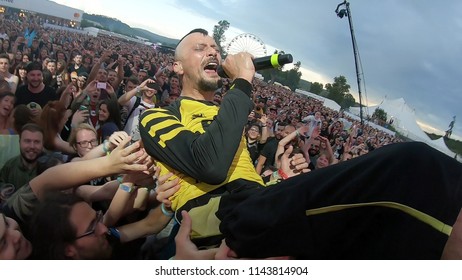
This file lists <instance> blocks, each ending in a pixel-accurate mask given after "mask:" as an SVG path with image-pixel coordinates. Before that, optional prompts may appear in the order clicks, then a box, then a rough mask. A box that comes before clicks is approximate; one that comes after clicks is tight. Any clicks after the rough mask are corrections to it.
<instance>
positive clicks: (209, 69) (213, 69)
mask: <svg viewBox="0 0 462 280" xmlns="http://www.w3.org/2000/svg"><path fill="white" fill-rule="evenodd" d="M217 68H218V63H217V62H215V61H211V62H209V63H207V65H205V67H204V70H205V72H206V73H208V74H216V73H217Z"/></svg>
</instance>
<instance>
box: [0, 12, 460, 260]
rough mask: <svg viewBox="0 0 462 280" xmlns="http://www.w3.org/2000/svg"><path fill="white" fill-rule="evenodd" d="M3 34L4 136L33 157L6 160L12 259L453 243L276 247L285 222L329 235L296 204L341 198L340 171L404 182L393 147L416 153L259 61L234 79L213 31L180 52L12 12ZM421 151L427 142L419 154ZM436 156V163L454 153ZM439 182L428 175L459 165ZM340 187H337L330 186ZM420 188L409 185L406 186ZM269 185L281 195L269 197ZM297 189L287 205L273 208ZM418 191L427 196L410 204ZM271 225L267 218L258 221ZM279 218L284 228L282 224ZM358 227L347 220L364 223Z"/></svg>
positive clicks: (0, 104)
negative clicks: (280, 78)
mask: <svg viewBox="0 0 462 280" xmlns="http://www.w3.org/2000/svg"><path fill="white" fill-rule="evenodd" d="M0 41H1V44H0V78H1V79H0V134H3V135H18V137H19V151H18V155H17V156H14V157H12V158H10V159H8V160H7V161H6V162H5V163H3V166H0V168H1V170H0V184H1V186H0V205H1V212H2V216H3V219H0V240H3V239H5V240H6V241H7V242H10V243H7V245H6V246H5V247H3V246H2V247H0V258H5V259H8V258H10V259H11V258H18V259H24V258H34V259H97V258H98V259H100V258H103V259H107V258H113V259H114V258H123V259H127V258H136V259H139V258H160V259H163V258H171V257H174V256H175V258H178V259H182V258H183V259H195V258H197V259H208V258H217V257H218V258H231V257H254V258H265V257H279V256H283V257H286V256H290V257H295V258H361V257H366V258H367V257H370V258H396V257H398V258H399V257H400V256H401V257H402V258H408V257H409V256H410V257H416V258H434V257H435V256H441V254H442V253H443V247H444V244H445V243H446V240H447V239H448V236H449V235H450V232H449V233H448V232H443V233H444V234H445V235H444V236H437V237H434V235H433V234H434V233H428V234H422V237H421V238H415V240H414V241H413V242H412V244H414V243H416V242H420V241H422V240H426V239H425V238H434V239H435V240H436V241H435V246H439V247H438V248H437V249H436V252H433V254H429V253H428V252H427V251H425V250H415V251H413V252H412V254H411V253H409V254H405V252H404V251H405V250H404V248H407V247H405V246H404V244H405V243H406V242H409V240H408V239H402V242H398V243H397V244H400V245H403V250H397V251H396V252H394V253H395V254H393V253H390V252H387V253H383V254H380V251H375V254H370V252H369V251H367V250H357V251H356V254H347V253H346V252H345V251H341V252H336V253H332V254H331V255H329V254H328V252H332V248H330V247H329V246H330V245H329V244H327V243H329V242H319V243H318V244H317V245H316V246H315V245H313V244H312V241H310V242H306V244H304V245H301V243H304V242H302V241H301V238H302V237H300V236H294V238H293V239H290V240H287V241H285V242H281V243H278V245H275V246H272V245H269V244H268V243H265V242H268V240H274V238H281V236H280V234H281V230H290V231H295V232H296V231H297V226H298V227H299V228H301V229H302V230H300V232H303V233H306V232H308V231H313V227H314V225H308V224H309V223H312V221H309V222H307V224H304V223H302V222H301V219H303V218H301V217H299V213H294V212H293V210H294V209H297V208H298V207H295V205H305V204H308V202H310V203H311V202H313V201H314V199H318V200H323V199H322V198H319V196H320V195H326V196H328V197H329V196H331V197H338V196H341V195H340V194H338V190H339V189H341V190H344V188H338V189H337V190H334V188H333V187H332V185H331V184H334V185H335V186H337V187H338V184H339V183H338V180H348V176H353V175H352V173H348V172H346V171H351V172H362V171H361V169H358V168H363V169H367V168H370V169H371V170H370V171H369V173H367V174H369V175H370V176H369V175H363V176H359V178H362V179H358V178H356V179H355V180H356V183H357V184H358V185H362V184H363V183H362V181H366V180H369V181H371V180H372V181H373V182H376V184H377V185H378V181H380V179H372V178H371V176H372V177H373V176H377V177H379V178H382V176H378V174H379V171H378V170H382V172H384V173H385V174H389V175H390V174H395V175H396V172H395V171H396V168H398V167H397V166H400V168H403V166H402V165H397V164H396V163H395V162H393V161H391V160H392V157H393V156H397V155H400V154H402V156H403V158H407V159H408V160H412V157H413V154H412V153H409V152H407V154H408V155H407V157H406V153H405V152H403V150H402V148H401V149H397V148H393V147H396V146H400V145H399V144H397V145H389V144H393V143H397V142H401V140H400V139H398V138H396V137H395V136H392V135H389V134H387V133H385V132H383V131H381V130H378V129H375V128H373V127H370V126H368V125H365V124H361V123H360V122H359V121H356V120H354V119H350V118H348V117H347V116H346V115H345V114H343V112H341V111H335V110H332V109H329V108H328V107H325V106H323V104H322V102H320V101H318V100H316V99H313V98H308V97H306V96H303V95H299V94H296V93H294V92H292V91H291V90H288V89H286V88H285V87H281V86H278V85H274V84H268V83H266V82H264V81H262V80H259V79H256V78H255V75H254V74H255V70H254V69H252V67H249V66H248V65H249V61H250V62H251V58H250V56H248V55H245V54H238V55H235V56H232V55H230V56H229V58H227V60H226V61H225V62H224V64H223V66H224V67H225V70H226V71H227V74H228V76H229V77H231V78H229V79H225V78H219V77H218V75H217V73H216V67H217V65H218V64H221V61H220V59H219V54H218V51H217V48H218V47H217V46H216V44H215V43H214V42H213V39H212V38H211V37H209V36H208V35H207V32H206V31H205V30H201V29H197V30H194V31H193V32H191V33H190V34H188V35H187V36H185V37H184V38H183V39H182V40H181V41H180V43H179V44H178V47H177V49H176V52H175V54H173V53H164V52H160V51H159V50H156V49H155V48H153V47H150V46H146V45H142V44H137V43H134V42H128V41H123V40H119V39H115V38H112V37H105V36H98V37H92V36H86V35H81V34H76V33H72V32H70V31H64V30H53V29H47V28H44V27H43V25H41V21H40V18H38V17H37V18H35V20H32V21H29V22H27V23H26V22H22V23H19V22H18V21H17V20H13V19H8V18H4V19H3V21H2V24H1V27H0ZM195 57H199V58H200V59H199V60H198V61H199V62H197V61H194V60H193V59H194V58H195ZM250 64H251V63H250ZM242 65H245V67H243V66H242ZM198 69H199V70H198ZM199 71H203V72H204V73H205V74H203V75H205V77H203V76H201V75H202V74H201V75H199V74H197V72H199ZM198 75H199V77H198ZM218 80H221V81H220V83H218V82H217V81H218ZM218 84H220V86H218ZM401 145H402V144H401ZM385 146H387V147H386V148H385ZM382 147H384V148H382ZM416 149H422V151H424V150H425V149H426V148H422V147H420V146H419V147H413V148H412V147H410V148H409V147H408V148H407V150H411V151H413V150H416ZM375 150H379V151H380V152H379V151H375ZM382 150H383V151H382ZM372 151H375V152H374V153H371V152H372ZM2 152H3V151H2ZM369 153H371V154H370V156H369V155H367V156H366V154H369ZM431 153H432V154H433V152H431ZM356 158H358V159H356ZM433 158H435V159H436V160H435V163H433V164H436V163H437V162H446V160H447V159H445V158H443V159H440V158H439V157H438V155H435V156H433ZM351 159H355V160H354V161H352V162H353V163H352V164H348V163H346V161H349V160H351ZM382 160H384V161H387V160H390V161H389V162H388V161H387V162H386V163H385V164H386V165H387V167H386V168H384V167H383V166H381V165H380V166H375V165H376V164H375V162H377V161H382ZM396 160H397V161H399V159H397V158H396ZM344 162H345V163H344ZM395 164H396V166H395ZM421 164H424V163H421ZM332 165H335V167H330V168H328V169H326V171H325V172H318V171H317V170H320V169H325V168H326V167H329V166H332ZM419 166H420V165H416V166H415V168H416V169H417V167H419ZM451 166H452V168H453V170H457V168H458V165H457V164H456V163H452V162H451ZM345 170H346V171H345ZM355 170H356V171H355ZM315 171H316V172H315ZM435 172H436V171H435ZM441 172H442V171H441ZM448 172H449V171H448ZM455 172H460V169H459V171H455ZM307 173H308V174H307ZM311 173H313V175H311ZM314 174H317V175H318V176H316V175H314ZM322 174H324V176H325V177H324V178H323V179H319V176H321V175H322ZM428 176H429V177H428V180H427V182H426V184H429V183H430V182H432V180H435V178H437V177H438V176H447V174H446V173H444V172H443V173H442V174H440V173H438V174H429V175H428ZM292 177H294V178H292ZM311 178H314V179H311ZM316 179H318V180H321V181H322V183H321V182H319V181H316ZM361 180H362V181H361ZM328 181H335V182H333V183H329V185H328V186H327V184H328ZM353 181H354V180H353ZM372 181H371V182H372ZM385 181H387V180H385ZM290 182H291V183H290ZM316 182H317V183H316ZM387 182H389V181H387ZM406 182H408V181H407V180H402V181H399V180H397V181H396V182H395V183H394V184H396V188H397V187H399V186H400V187H403V188H404V186H403V185H404V184H405V183H406ZM312 184H315V185H318V186H317V188H318V190H319V192H316V193H315V194H313V195H311V194H310V195H309V196H310V197H311V196H312V197H313V198H310V199H307V198H304V196H308V195H307V194H305V193H301V192H299V191H295V190H294V191H293V192H292V194H291V195H287V194H285V193H284V192H283V193H279V192H278V191H276V190H274V189H275V186H278V185H282V187H278V189H285V188H287V189H288V190H292V189H295V188H296V187H298V188H302V189H306V185H309V186H310V187H311V185H312ZM352 184H353V185H354V183H349V184H348V187H350V188H353V185H352ZM371 184H372V183H371ZM448 184H452V185H454V186H456V185H458V184H460V182H458V181H451V180H448V181H447V182H446V183H445V185H448ZM265 185H266V186H268V187H267V189H268V191H262V189H265V188H262V187H263V186H265ZM302 185H303V186H302ZM371 189H376V188H371ZM406 189H411V188H410V186H407V187H406ZM433 192H437V191H436V190H433V189H432V190H431V193H433ZM359 193H360V191H358V190H355V191H353V192H352V194H349V195H346V194H343V196H344V198H345V199H346V200H345V201H344V203H347V202H348V203H351V202H353V201H354V202H356V199H359V200H360V201H361V202H362V199H360V198H356V197H355V195H358V197H361V196H360V195H359ZM447 193H448V194H453V192H452V191H450V190H448V191H447ZM425 194H427V193H425ZM285 195H287V198H286V201H285V202H282V203H280V204H279V206H275V205H273V204H269V203H265V201H274V197H275V196H279V197H282V196H285ZM395 196H399V195H398V194H394V195H391V196H388V194H387V195H386V196H385V197H387V198H388V200H390V199H391V198H395ZM458 196H460V195H458ZM458 196H457V198H453V199H454V200H455V201H454V202H453V203H452V204H451V203H448V204H450V205H451V207H452V208H451V211H450V214H448V213H446V214H445V215H443V214H441V216H443V217H441V218H440V219H442V220H444V223H446V224H450V225H452V224H454V222H455V220H456V217H457V214H458V211H459V209H460V208H461V206H462V205H460V203H459V198H458ZM297 197H298V198H299V199H300V200H299V201H294V199H295V198H297ZM265 199H268V200H265ZM305 199H306V200H305ZM407 199H409V200H413V198H411V197H409V198H407V197H405V198H403V200H402V201H401V200H400V201H401V202H402V203H406V202H408V200H407ZM325 200H326V201H330V200H335V199H331V198H326V199H325ZM392 200H393V199H392ZM398 200H399V199H398ZM365 201H367V200H365ZM237 203H241V204H240V206H239V207H235V206H236V205H237ZM328 203H329V202H327V204H328ZM268 204H269V205H268ZM314 204H315V205H317V206H316V207H321V206H322V205H323V203H321V204H320V205H318V204H317V203H314ZM241 206H245V207H241ZM292 206H294V207H292ZM255 207H261V211H259V212H261V213H260V214H255V217H258V218H253V219H250V218H249V219H247V218H248V217H247V218H246V217H245V216H248V215H245V213H248V211H250V210H247V212H246V211H245V210H246V209H252V210H253V211H257V210H258V209H255ZM268 207H273V208H274V209H278V211H279V213H280V215H279V216H278V217H274V216H273V217H274V221H272V222H270V221H268V219H266V218H265V217H264V216H263V215H267V211H272V210H271V209H267V208H268ZM310 207H311V206H310ZM419 207H420V206H419ZM419 207H417V208H419ZM425 207H427V206H425ZM235 208H239V209H235ZM454 209H457V211H455V210H454ZM231 210H232V211H231ZM239 211H241V212H242V213H241V212H239ZM351 211H354V210H351ZM432 211H433V209H432ZM273 212H274V210H273ZM273 212H272V213H273ZM302 212H303V213H305V212H304V211H302ZM307 212H308V210H307ZM282 213H284V214H285V215H283V214H282ZM369 214H370V213H369ZM393 215H394V214H393ZM230 216H231V218H230ZM250 216H253V215H250ZM306 216H309V215H308V214H306ZM288 217H292V218H288ZM353 217H354V218H357V217H358V216H355V215H354V216H353ZM329 218H330V217H329ZM191 219H192V221H191ZM255 219H257V220H258V221H261V224H260V223H258V225H256V224H254V228H252V225H249V224H252V223H255ZM315 219H316V218H315ZM351 219H353V218H351ZM351 219H349V220H351ZM396 220H397V222H396V223H398V222H399V223H402V222H404V221H407V220H403V219H396ZM359 221H361V219H358V220H357V221H356V222H355V223H358V222H359ZM179 222H181V226H179V224H178V223H179ZM315 222H316V223H318V226H319V228H322V231H319V234H322V233H325V232H328V226H326V225H324V224H322V223H323V222H324V221H319V220H316V221H315ZM326 223H327V224H328V225H329V226H332V225H331V222H330V221H329V222H326ZM275 225H277V226H281V228H279V229H276V230H274V231H269V230H267V228H274V227H275ZM394 225H395V224H394ZM283 226H286V228H285V229H284V228H283ZM342 226H343V227H344V228H342V227H340V226H339V228H336V229H337V230H338V231H342V230H345V229H347V228H348V225H342ZM359 228H362V227H359ZM21 230H22V231H21ZM324 231H325V232H324ZM21 232H22V233H21ZM177 232H178V234H177ZM353 232H354V233H358V232H357V231H353ZM396 234H397V233H396ZM358 236H362V235H361V234H359V235H358ZM309 238H319V236H315V235H314V234H313V235H312V236H310V237H309ZM223 239H225V240H226V242H222V240H223ZM334 240H335V239H334ZM175 241H176V242H175ZM193 242H194V243H193ZM294 242H295V243H294ZM296 242H298V243H296ZM358 242H359V241H358ZM362 242H364V243H367V241H365V240H364V239H362ZM383 242H384V243H383V244H388V243H387V242H386V241H384V240H383ZM175 243H176V246H175ZM372 243H373V242H371V244H372ZM352 244H354V245H351V246H357V244H356V243H355V242H352ZM383 244H381V245H380V246H382V245H383ZM369 245H370V244H369ZM201 246H207V247H210V246H212V247H216V248H217V249H211V250H199V249H198V247H199V248H200V247H201ZM228 246H229V247H228ZM371 246H372V245H371ZM270 247H271V248H270ZM372 247H373V248H375V249H374V250H378V249H377V248H378V247H379V246H378V245H377V246H375V247H374V246H372ZM288 248H291V249H288ZM314 248H315V249H316V252H317V253H313V252H311V251H313V249H314ZM431 249H432V250H433V249H434V248H431ZM302 250H303V252H302ZM433 251H435V250H433ZM399 254H402V255H399ZM446 257H454V255H446Z"/></svg>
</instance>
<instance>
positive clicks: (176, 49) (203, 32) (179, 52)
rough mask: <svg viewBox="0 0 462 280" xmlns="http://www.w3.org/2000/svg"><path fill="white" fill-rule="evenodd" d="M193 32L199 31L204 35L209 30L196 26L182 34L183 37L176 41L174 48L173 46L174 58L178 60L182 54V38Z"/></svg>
mask: <svg viewBox="0 0 462 280" xmlns="http://www.w3.org/2000/svg"><path fill="white" fill-rule="evenodd" d="M193 33H201V34H202V35H204V36H207V35H209V32H208V31H207V30H205V29H202V28H196V29H193V30H191V31H189V32H188V34H186V35H184V36H183V38H181V39H180V41H179V42H178V44H177V45H176V48H175V60H180V59H181V57H182V55H181V49H182V45H183V44H182V42H183V40H184V39H185V38H186V37H188V36H189V35H191V34H193Z"/></svg>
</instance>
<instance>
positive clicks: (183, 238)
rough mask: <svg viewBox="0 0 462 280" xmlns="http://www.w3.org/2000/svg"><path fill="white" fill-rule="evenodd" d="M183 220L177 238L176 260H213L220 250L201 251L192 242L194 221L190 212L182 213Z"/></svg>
mask: <svg viewBox="0 0 462 280" xmlns="http://www.w3.org/2000/svg"><path fill="white" fill-rule="evenodd" d="M181 215H182V216H183V219H182V221H181V226H180V229H179V231H178V234H177V235H176V237H175V244H176V255H175V259H176V260H213V259H214V258H215V254H216V252H217V250H218V249H209V250H199V249H197V247H196V245H194V243H192V242H191V237H190V234H191V229H192V220H191V217H190V216H189V214H188V212H186V211H181Z"/></svg>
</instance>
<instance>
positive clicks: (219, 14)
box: [55, 0, 462, 140]
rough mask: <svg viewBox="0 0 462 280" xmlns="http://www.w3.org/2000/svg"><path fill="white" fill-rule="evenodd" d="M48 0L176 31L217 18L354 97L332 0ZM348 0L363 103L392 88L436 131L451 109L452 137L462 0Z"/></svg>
mask: <svg viewBox="0 0 462 280" xmlns="http://www.w3.org/2000/svg"><path fill="white" fill-rule="evenodd" d="M55 2H58V3H61V4H65V5H68V6H72V7H75V8H79V9H82V10H84V11H85V12H86V13H95V14H103V15H107V16H110V17H115V18H118V19H120V20H121V21H123V22H125V23H127V24H129V25H130V26H132V27H141V28H145V29H148V30H150V31H152V32H154V33H158V34H161V35H164V36H167V37H170V38H177V39H178V38H181V37H182V36H183V35H184V34H186V33H187V32H189V31H190V30H191V29H193V28H196V27H202V28H205V29H207V30H209V31H210V32H212V31H213V26H214V25H215V24H217V23H218V21H219V20H227V21H228V22H229V23H230V25H231V28H230V29H229V30H228V31H227V32H226V33H225V36H226V38H227V39H228V40H231V39H232V38H233V37H235V36H237V35H238V34H241V33H251V34H255V35H256V36H258V37H259V38H260V39H261V40H262V41H263V42H264V43H265V44H266V45H267V46H268V51H269V52H271V51H272V50H274V48H276V49H278V50H284V51H285V52H286V53H291V54H292V55H293V57H294V61H301V64H302V68H303V71H302V73H303V78H304V79H306V80H309V81H311V82H320V83H322V84H325V83H328V82H329V83H332V82H333V78H334V77H337V76H340V75H343V76H345V77H346V79H347V81H348V83H349V84H350V86H351V91H352V94H353V96H355V97H356V99H357V101H358V98H357V94H356V92H357V90H358V88H357V83H356V72H355V65H354V56H353V50H352V44H351V36H350V29H349V25H348V19H347V17H344V18H343V19H340V18H338V17H337V16H336V14H335V12H334V11H335V8H336V7H337V5H338V4H339V3H340V2H342V1H339V0H316V1H315V0H292V1H280V0H279V1H275V0H259V1H251V0H214V1H209V0H195V1H194V0H184V1H179V0H176V1H175V0H156V1H143V0H131V1H117V0H80V1H75V0H72V1H71V0H55ZM349 2H350V9H351V15H352V19H353V27H354V32H355V36H356V41H357V45H358V49H359V54H360V57H361V62H362V68H363V72H364V81H365V88H364V87H363V88H362V92H363V100H364V99H366V101H368V102H369V103H370V104H371V105H372V104H377V103H380V102H381V101H382V100H384V99H385V98H387V99H396V98H400V97H402V98H404V99H405V100H406V102H407V105H408V106H409V107H411V108H413V109H414V110H415V115H416V118H417V120H418V121H419V124H420V125H421V126H422V127H423V128H424V130H426V131H430V132H432V128H434V129H437V130H439V131H440V132H439V133H441V134H442V133H443V132H442V131H445V130H446V129H447V128H448V125H449V122H450V121H451V120H452V117H453V116H454V115H456V116H457V119H456V124H455V127H454V130H453V137H454V138H457V139H459V140H462V114H461V112H462V86H461V82H460V81H461V80H462V79H461V77H462V67H461V63H462V16H460V13H461V11H462V2H460V1H456V0H445V1H440V2H435V1H430V0H422V1H405V0H383V1H376V0H351V1H349ZM362 86H364V85H363V84H362ZM370 113H371V114H372V112H370Z"/></svg>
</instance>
